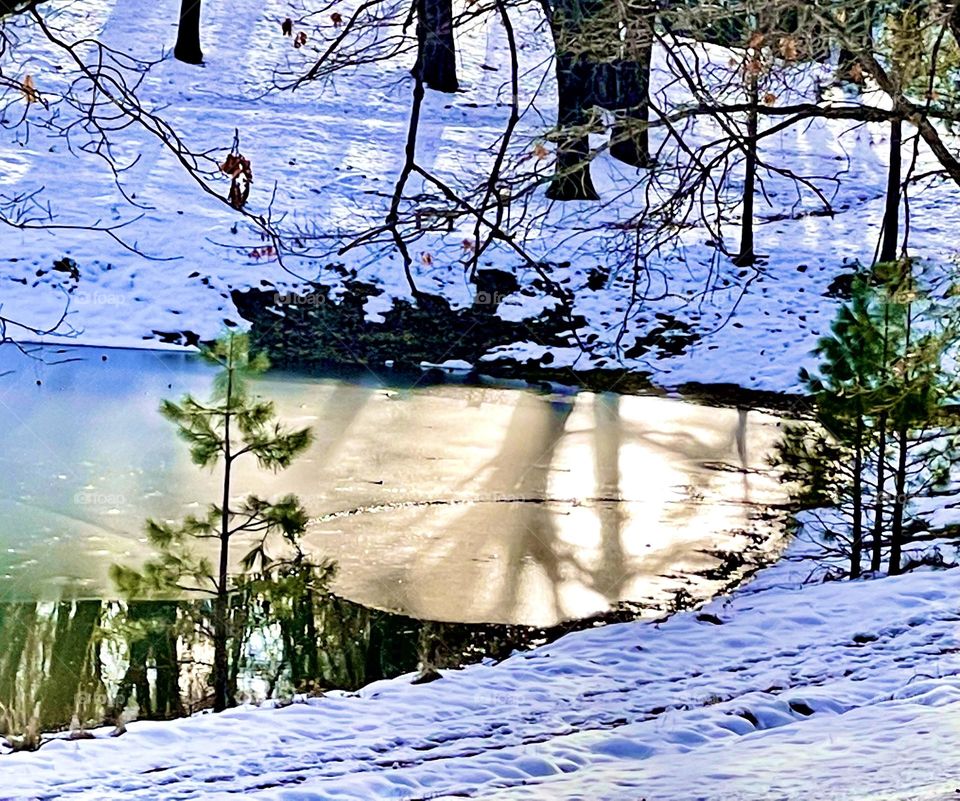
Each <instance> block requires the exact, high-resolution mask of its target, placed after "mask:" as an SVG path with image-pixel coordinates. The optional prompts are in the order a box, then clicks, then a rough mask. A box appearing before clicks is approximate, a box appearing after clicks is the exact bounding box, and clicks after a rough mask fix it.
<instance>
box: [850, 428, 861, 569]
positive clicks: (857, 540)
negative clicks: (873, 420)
mask: <svg viewBox="0 0 960 801" xmlns="http://www.w3.org/2000/svg"><path fill="white" fill-rule="evenodd" d="M862 472H863V414H861V413H860V412H858V413H857V423H856V432H855V434H854V441H853V533H852V535H851V540H852V541H851V543H850V578H859V577H860V559H861V557H862V555H863V478H862V476H861V473H862Z"/></svg>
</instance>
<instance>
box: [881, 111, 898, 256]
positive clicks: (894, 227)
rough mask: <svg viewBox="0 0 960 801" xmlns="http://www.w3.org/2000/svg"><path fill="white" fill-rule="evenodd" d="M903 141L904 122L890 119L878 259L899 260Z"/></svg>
mask: <svg viewBox="0 0 960 801" xmlns="http://www.w3.org/2000/svg"><path fill="white" fill-rule="evenodd" d="M902 142H903V123H902V122H901V121H900V120H891V121H890V167H889V169H888V170H887V200H886V206H885V208H884V212H883V242H882V244H881V246H880V256H879V259H878V261H880V262H881V263H882V262H891V261H896V260H897V244H898V242H899V238H900V172H901V170H900V146H901V144H902Z"/></svg>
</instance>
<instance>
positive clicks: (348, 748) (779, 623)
mask: <svg viewBox="0 0 960 801" xmlns="http://www.w3.org/2000/svg"><path fill="white" fill-rule="evenodd" d="M808 569H809V566H808V565H804V564H803V563H800V564H796V563H792V562H788V561H785V562H781V563H779V564H777V565H775V566H772V567H770V568H767V569H765V570H764V571H762V572H761V573H760V574H759V575H758V576H757V577H756V579H755V580H754V581H753V582H752V583H751V584H749V585H747V586H745V587H742V588H741V589H740V590H738V591H736V592H735V593H734V594H733V595H732V596H730V597H724V598H718V599H716V600H714V601H713V602H711V603H710V604H708V605H707V606H706V607H704V608H703V609H701V610H699V611H691V612H684V613H681V614H677V615H674V616H673V617H671V618H669V619H667V620H665V621H661V622H659V623H656V622H637V623H627V624H620V625H611V626H606V627H602V628H596V629H592V630H588V631H581V632H577V633H574V634H570V635H568V636H566V637H564V638H563V639H561V640H559V641H557V642H556V643H554V644H552V645H549V646H544V647H541V648H539V649H537V650H534V651H531V652H527V653H518V654H515V655H514V656H512V657H511V658H509V659H507V660H506V661H504V662H501V663H499V664H480V665H474V666H471V667H468V668H466V669H463V670H459V671H447V672H445V674H444V676H443V678H442V679H440V680H438V681H435V682H432V683H429V684H422V685H413V684H411V683H410V682H411V678H412V677H411V676H404V677H400V678H398V679H395V680H391V681H385V682H379V683H376V684H373V685H370V686H368V687H367V688H365V689H364V690H361V691H360V692H358V693H339V692H338V693H331V694H329V695H327V696H325V697H319V698H311V699H309V700H306V701H301V702H297V703H294V704H292V705H290V706H286V707H282V708H243V709H236V710H233V711H230V712H227V713H224V714H221V715H201V716H197V717H193V718H188V719H184V720H180V721H176V722H172V723H149V722H142V723H133V724H130V725H129V728H128V731H127V732H126V733H125V734H123V735H122V736H120V737H118V738H114V737H110V736H109V733H108V731H102V732H98V736H97V738H96V739H84V740H73V741H68V740H55V741H52V742H50V743H48V744H47V745H45V746H43V747H42V748H41V750H40V751H39V752H36V753H31V754H17V755H10V756H6V757H3V758H2V759H0V798H4V799H8V798H9V799H14V798H43V799H55V798H56V799H59V798H69V799H74V798H76V799H91V801H93V800H94V799H95V800H96V801H103V800H105V799H113V798H118V799H119V798H123V799H174V798H176V799H188V798H203V799H227V798H236V797H237V796H243V797H245V798H261V799H277V800H278V801H279V800H280V799H290V800H292V799H298V800H300V801H305V800H306V799H337V801H340V800H341V799H363V801H368V800H369V799H409V801H413V799H425V798H431V799H440V798H443V799H447V798H451V799H452V798H483V799H550V801H559V800H560V799H569V801H573V800H574V799H592V800H593V801H623V800H624V799H631V801H633V800H636V801H639V799H642V798H645V799H649V800H650V801H654V800H655V799H657V800H661V801H662V800H663V799H671V801H674V800H676V801H679V799H691V800H692V799H717V801H721V800H722V801H730V800H731V799H751V801H752V800H753V799H800V798H803V799H837V800H838V799H845V800H846V799H907V798H910V799H943V798H948V797H950V798H952V797H954V793H955V792H956V791H957V790H958V789H960V760H958V758H957V754H958V753H960V655H958V654H960V611H958V607H957V598H958V597H960V569H953V570H948V571H940V572H918V573H914V574H911V575H906V576H900V577H895V578H884V579H874V580H863V581H858V582H852V583H849V582H829V583H823V584H808V585H805V586H803V587H802V588H801V586H800V584H799V583H798V579H799V578H800V577H802V576H803V575H805V573H806V571H807V570H808Z"/></svg>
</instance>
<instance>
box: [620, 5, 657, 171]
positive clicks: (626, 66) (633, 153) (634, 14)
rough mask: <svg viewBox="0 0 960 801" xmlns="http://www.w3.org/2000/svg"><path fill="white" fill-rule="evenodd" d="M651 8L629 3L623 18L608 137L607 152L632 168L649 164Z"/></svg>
mask: <svg viewBox="0 0 960 801" xmlns="http://www.w3.org/2000/svg"><path fill="white" fill-rule="evenodd" d="M653 22H654V10H653V9H652V8H651V7H650V6H648V5H647V4H646V3H631V4H629V5H628V6H627V16H626V19H624V21H623V24H624V31H625V35H626V42H625V45H624V60H623V61H622V62H620V63H619V64H618V65H617V67H618V69H617V73H618V74H617V78H618V90H619V91H620V93H621V102H620V103H618V104H617V108H618V109H621V110H622V111H621V114H620V115H618V117H617V121H616V123H615V124H614V126H613V132H612V134H611V137H610V155H611V156H612V157H613V158H615V159H617V161H622V162H623V163H624V164H629V165H630V166H632V167H641V168H642V167H649V166H650V134H649V128H648V123H649V121H650V62H651V59H652V58H653Z"/></svg>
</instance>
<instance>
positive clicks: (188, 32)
mask: <svg viewBox="0 0 960 801" xmlns="http://www.w3.org/2000/svg"><path fill="white" fill-rule="evenodd" d="M200 7H201V0H180V23H179V25H178V26H177V44H176V46H175V47H174V48H173V57H174V58H175V59H177V60H178V61H183V62H184V63H185V64H202V63H203V51H202V50H201V49H200Z"/></svg>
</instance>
